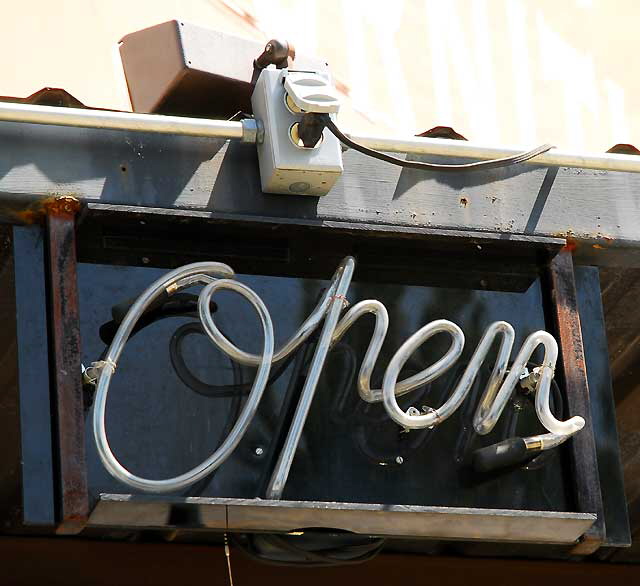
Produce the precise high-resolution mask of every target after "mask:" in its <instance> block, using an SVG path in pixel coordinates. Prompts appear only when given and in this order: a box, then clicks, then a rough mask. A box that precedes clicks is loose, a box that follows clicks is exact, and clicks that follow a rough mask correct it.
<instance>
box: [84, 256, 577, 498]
mask: <svg viewBox="0 0 640 586" xmlns="http://www.w3.org/2000/svg"><path fill="white" fill-rule="evenodd" d="M354 270H355V261H354V259H353V258H351V257H347V258H345V259H344V260H343V261H342V262H341V263H340V265H339V266H338V268H337V270H336V272H335V274H334V276H333V278H332V280H331V284H330V285H329V287H328V288H327V290H326V292H325V293H324V295H323V297H322V299H321V300H320V301H319V303H318V305H317V306H316V308H315V309H314V310H313V312H312V313H311V315H310V316H309V317H308V318H307V319H306V320H305V321H304V322H303V324H302V325H301V326H300V327H299V328H298V330H297V331H296V332H295V333H294V334H293V335H292V336H291V337H290V339H289V340H288V341H287V342H286V343H285V344H284V345H283V347H282V348H281V349H280V350H277V351H276V350H274V333H273V326H272V323H271V318H270V316H269V312H268V310H267V309H266V307H265V306H264V303H263V302H262V301H261V299H260V297H259V296H258V295H257V294H256V293H255V292H254V291H252V290H251V289H250V288H249V287H247V286H246V285H242V284H241V283H239V282H238V281H236V280H235V279H234V272H233V270H232V269H231V268H230V267H229V266H227V265H225V264H222V263H215V262H203V263H194V264H191V265H186V266H184V267H181V268H178V269H175V270H173V271H171V272H169V273H168V274H167V275H166V276H164V277H161V278H160V279H158V280H157V281H155V282H154V283H153V284H152V285H151V286H150V287H148V288H147V289H146V290H145V291H144V292H143V293H142V294H141V295H140V297H138V299H137V300H136V301H135V302H134V303H133V305H132V306H131V307H130V309H129V311H128V312H127V314H126V316H125V317H124V319H123V320H122V322H121V324H120V327H119V328H118V331H117V332H116V335H115V336H114V338H113V341H112V342H111V345H110V346H109V348H108V350H107V353H106V355H105V357H104V360H102V361H100V362H97V363H94V364H93V365H92V366H93V368H94V369H97V372H98V376H97V392H96V399H95V405H94V413H93V430H94V438H95V441H96V446H97V449H98V454H99V455H100V458H101V460H102V462H103V464H104V465H105V467H106V469H107V470H108V471H109V472H110V473H111V475H112V476H114V477H115V478H116V479H117V480H119V481H121V482H123V483H125V484H127V485H129V486H131V487H133V488H136V489H140V490H145V491H148V492H155V493H164V492H173V491H176V490H181V489H184V488H186V487H188V486H190V485H191V484H193V483H194V482H197V481H198V480H201V479H202V478H204V477H206V476H207V475H208V474H210V473H211V472H213V471H214V470H215V469H216V468H217V467H218V466H220V465H221V464H222V463H223V462H224V461H225V460H226V459H227V458H228V457H229V456H230V455H231V453H232V452H233V450H234V449H235V447H236V446H237V445H238V443H239V441H240V440H241V438H242V436H243V435H244V433H245V432H246V430H247V427H248V426H249V423H250V422H251V419H252V418H253V416H254V415H255V413H256V410H257V407H258V403H259V401H260V399H261V397H262V394H263V392H264V390H265V387H266V384H267V380H268V377H269V370H270V367H271V365H272V364H274V363H276V362H279V361H280V360H283V359H285V358H286V357H287V356H288V355H290V354H291V353H292V352H294V351H295V350H296V349H297V348H298V347H299V346H300V345H301V344H302V343H303V342H304V341H305V340H306V339H308V337H309V336H310V335H311V333H312V332H313V331H314V330H315V329H316V328H318V327H319V326H320V323H321V322H322V321H324V324H323V325H322V330H321V332H320V336H319V339H318V342H317V345H316V349H315V352H314V354H313V357H312V360H311V364H310V366H309V371H308V374H307V376H306V379H305V384H304V388H303V389H302V394H301V397H300V400H299V403H298V406H297V408H296V411H295V414H294V417H293V420H292V422H291V427H290V429H289V432H288V434H287V438H286V440H285V443H284V446H283V448H282V451H281V453H280V454H279V458H278V461H277V463H276V466H275V468H274V471H273V473H272V476H271V480H270V482H269V486H268V487H267V494H266V497H267V498H270V499H279V498H281V497H282V494H283V491H284V487H285V484H286V481H287V478H288V475H289V471H290V469H291V465H292V463H293V458H294V456H295V452H296V449H297V447H298V443H299V441H300V437H301V434H302V430H303V428H304V424H305V421H306V418H307V415H308V413H309V409H310V408H311V404H312V401H313V398H314V395H315V392H316V388H317V385H318V381H319V379H320V374H321V372H322V369H323V367H324V363H325V360H326V357H327V354H328V352H329V350H330V349H331V347H332V345H334V344H336V343H337V342H338V341H339V340H340V339H341V337H342V336H343V335H344V334H345V333H346V331H347V330H348V329H349V328H350V327H351V326H352V325H353V324H354V323H355V322H356V321H357V320H358V319H359V318H360V317H362V316H363V315H366V314H369V313H372V314H373V315H374V316H375V327H374V332H373V335H372V338H371V342H370V343H369V347H368V348H367V351H366V354H365V357H364V359H363V362H362V366H361V368H360V373H359V375H358V385H357V387H358V392H359V394H360V397H361V398H362V399H363V400H365V401H367V402H380V401H382V402H383V404H384V407H385V409H386V411H387V413H388V414H389V416H390V417H391V419H392V420H393V421H395V422H396V423H398V424H399V425H400V426H402V427H405V428H407V429H420V428H425V427H428V428H432V427H435V426H437V425H439V424H440V423H442V422H443V421H445V420H446V419H447V418H448V417H450V416H451V415H452V414H453V413H454V412H455V411H456V409H457V408H458V407H460V405H461V404H462V402H463V401H464V400H465V398H466V397H467V395H468V393H469V390H470V389H471V387H472V385H473V381H474V380H475V378H476V377H477V375H478V372H479V370H480V368H481V366H482V363H483V361H484V359H485V358H486V356H487V353H488V351H489V349H490V347H491V345H492V344H493V341H494V339H495V338H496V336H497V335H498V334H500V335H502V341H501V344H500V350H499V353H498V358H497V360H496V364H495V366H494V369H493V373H492V375H491V378H490V380H489V383H488V384H487V387H486V390H485V392H484V394H483V396H482V398H481V399H480V403H479V405H478V408H477V411H476V415H475V417H474V420H473V424H474V428H475V430H476V432H477V433H478V434H480V435H485V434H487V433H489V432H490V431H491V430H492V429H493V427H494V426H495V424H496V422H497V420H498V418H499V417H500V415H501V413H502V411H503V409H504V408H505V406H506V404H507V402H508V401H509V398H510V397H511V395H512V393H513V390H514V388H515V385H516V383H517V382H518V380H519V378H520V375H521V374H522V372H523V370H524V368H525V366H526V365H527V363H528V361H529V359H530V358H531V355H532V354H533V352H534V351H535V349H536V348H537V347H538V346H539V345H542V346H543V347H544V359H543V364H542V365H541V367H540V368H539V369H537V370H538V372H537V373H536V378H535V379H534V380H535V393H536V395H535V408H536V414H537V416H538V419H539V421H540V423H541V424H542V425H543V427H544V428H545V429H546V430H547V431H548V432H549V433H546V434H542V435H537V436H531V437H528V438H514V439H510V440H507V442H508V445H504V446H503V444H504V443H505V442H501V444H496V446H498V447H497V448H495V449H494V452H495V453H494V454H493V455H491V454H490V455H489V459H491V458H493V459H494V460H495V458H499V459H502V460H505V457H506V456H505V454H506V452H509V453H508V454H506V455H507V456H509V458H511V455H513V456H514V457H515V456H516V455H518V457H521V456H522V454H523V451H524V452H525V453H526V451H527V450H534V451H541V450H546V449H551V448H553V447H555V446H557V445H558V444H560V443H562V442H564V441H565V440H566V439H568V438H569V437H571V436H572V435H573V434H575V433H577V432H578V431H580V430H581V429H582V428H583V427H584V425H585V421H584V419H583V418H582V417H579V416H574V417H571V418H569V419H567V420H566V421H559V420H558V419H556V417H555V416H554V415H553V414H552V413H551V409H550V403H549V402H550V398H549V393H550V385H551V380H552V378H553V372H554V368H555V363H556V359H557V354H558V348H557V344H556V341H555V339H554V338H553V336H551V335H550V334H548V333H547V332H543V331H538V332H534V333H532V334H531V335H530V336H529V337H528V338H527V339H526V340H525V342H524V344H523V345H522V348H521V350H520V351H519V353H518V355H517V357H516V359H515V361H514V363H513V364H512V365H511V368H510V371H509V373H508V374H507V369H508V366H509V357H510V355H511V349H512V345H513V340H514V332H513V328H512V327H511V326H510V325H509V324H508V323H506V322H495V323H493V324H491V325H490V326H489V327H488V328H487V330H486V332H485V334H484V335H483V337H482V339H481V341H480V343H479V344H478V347H477V349H476V351H475V352H474V354H473V356H472V358H471V361H470V362H469V365H468V366H467V368H466V369H465V372H464V373H463V375H462V377H461V378H460V380H459V381H458V383H457V385H456V386H455V388H454V389H453V390H452V392H451V393H450V395H449V398H448V399H447V400H446V401H445V403H444V404H443V405H441V406H439V407H437V408H435V409H434V408H429V409H428V410H427V412H426V413H423V414H421V413H420V412H419V411H418V410H417V409H415V408H413V407H412V408H409V409H408V411H407V412H404V411H402V410H401V409H400V407H399V406H398V403H397V401H396V396H398V395H402V394H405V393H408V392H410V391H411V390H414V389H416V388H418V387H420V386H422V385H424V384H426V383H428V382H431V381H434V380H435V379H437V378H438V377H440V376H442V375H443V374H444V373H445V372H447V371H448V370H449V369H450V368H451V367H452V366H453V365H454V363H455V362H456V361H457V360H458V358H459V357H460V356H461V354H462V350H463V347H464V341H465V340H464V334H463V332H462V330H461V329H460V328H459V327H458V326H457V325H456V324H454V323H452V322H450V321H448V320H443V319H441V320H435V321H433V322H431V323H428V324H426V325H425V326H423V327H422V328H420V329H419V330H418V331H416V332H415V333H414V334H412V335H411V336H410V337H409V338H408V339H407V341H406V342H405V343H404V344H403V345H402V346H401V347H400V348H399V349H398V351H397V352H396V353H395V355H394V356H393V358H392V359H391V361H390V362H389V365H388V366H387V369H386V372H385V375H384V379H383V384H382V389H380V390H374V389H371V388H370V378H371V373H372V372H373V369H374V367H375V363H376V361H377V359H378V356H379V353H380V350H381V348H382V345H383V343H384V340H385V337H386V334H387V329H388V323H389V320H388V315H387V311H386V308H385V307H384V305H383V304H382V303H380V302H379V301H377V300H364V301H361V302H360V303H357V304H356V305H354V306H353V307H352V308H351V309H350V310H349V311H347V312H346V314H345V315H344V316H342V318H341V312H342V310H343V307H344V306H345V305H346V294H347V291H348V288H349V285H350V283H351V278H352V275H353V272H354ZM196 284H201V285H205V286H204V288H203V289H202V291H201V292H200V296H199V300H198V313H199V316H200V321H201V323H202V326H203V328H204V331H205V333H206V334H207V335H208V336H209V338H210V339H211V341H212V342H213V343H214V344H215V345H216V346H217V347H218V348H220V350H222V351H223V352H224V353H225V354H227V356H229V357H230V358H231V359H233V360H236V361H237V362H240V363H241V364H245V365H251V366H257V367H258V370H257V373H256V377H255V379H254V382H253V386H252V389H251V392H250V393H249V397H248V399H247V401H246V403H245V405H244V407H243V409H242V411H241V413H240V415H239V417H238V420H237V421H236V423H235V425H234V426H233V428H232V430H231V432H230V433H229V435H228V436H227V438H225V440H224V441H223V442H222V444H221V445H220V446H219V447H218V448H217V449H216V450H215V451H214V452H213V454H212V455H211V456H209V457H208V458H207V459H206V460H205V461H204V462H202V463H201V464H199V465H198V466H196V467H195V468H193V469H192V470H190V471H188V472H186V473H184V474H181V475H179V476H176V477H175V478H170V479H165V480H149V479H145V478H141V477H139V476H136V475H134V474H133V473H131V472H130V471H129V470H127V469H126V468H125V467H124V466H122V464H120V462H119V461H118V460H117V458H116V457H115V455H114V454H113V452H112V451H111V448H110V446H109V442H108V439H107V432H106V426H105V416H106V403H107V394H108V391H109V384H110V381H111V378H112V376H113V375H114V373H115V370H116V365H117V362H118V360H119V358H120V356H121V354H122V351H123V349H124V346H125V344H126V342H127V340H128V338H129V336H130V335H131V332H132V331H133V329H134V327H135V325H136V323H137V321H138V320H139V319H140V317H141V316H142V315H143V313H144V312H145V310H146V309H147V308H148V307H149V306H150V305H151V304H152V303H153V302H154V300H155V299H157V298H158V297H159V296H161V295H164V294H173V293H176V292H177V291H179V290H180V289H184V288H187V287H191V286H193V285H196ZM220 289H227V290H231V291H234V292H236V293H238V294H240V295H241V296H243V297H244V298H245V299H247V300H248V301H249V302H250V303H251V305H252V306H253V308H254V309H255V310H256V312H257V313H258V316H259V318H260V320H261V324H262V330H263V351H262V353H261V354H260V355H256V354H250V353H247V352H244V351H243V350H241V349H239V348H237V347H236V346H235V345H234V344H233V343H232V342H230V341H229V340H228V339H227V338H226V337H225V336H224V335H223V334H222V332H220V330H219V329H218V328H217V326H216V324H215V322H214V320H213V317H212V314H211V309H210V308H211V298H212V295H213V294H214V293H215V292H216V291H217V290H220ZM441 332H442V333H447V334H449V336H450V337H451V345H450V347H449V349H448V350H447V351H446V353H445V354H444V356H442V357H441V358H440V359H439V360H437V361H436V362H434V363H433V364H431V365H430V366H428V367H426V368H425V369H423V370H422V371H420V372H419V373H417V374H415V375H413V376H411V377H409V378H407V379H405V380H403V381H400V382H398V380H397V379H398V375H399V373H400V371H401V369H402V366H403V365H404V363H405V362H406V361H407V360H408V358H409V357H410V356H411V354H412V353H413V352H414V351H415V350H416V349H417V348H418V347H419V346H420V345H422V344H423V343H424V342H426V341H427V340H428V339H429V338H431V337H432V336H434V335H436V334H438V333H441ZM514 441H517V445H515V444H513V442H514ZM486 449H487V448H484V450H486ZM509 454H511V455H509ZM525 455H526V454H525ZM484 459H485V461H486V458H484Z"/></svg>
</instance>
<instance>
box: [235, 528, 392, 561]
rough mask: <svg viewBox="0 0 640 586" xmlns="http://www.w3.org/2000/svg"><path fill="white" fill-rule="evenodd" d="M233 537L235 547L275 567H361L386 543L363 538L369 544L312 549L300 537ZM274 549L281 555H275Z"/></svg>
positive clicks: (377, 539)
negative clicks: (300, 542)
mask: <svg viewBox="0 0 640 586" xmlns="http://www.w3.org/2000/svg"><path fill="white" fill-rule="evenodd" d="M229 537H230V540H231V542H232V543H233V545H235V546H236V547H237V548H238V549H239V550H240V551H242V552H243V553H244V554H246V555H247V556H248V557H250V558H252V559H254V560H257V561H260V562H263V563H266V564H270V565H275V566H294V567H300V566H304V567H306V568H309V567H331V566H344V565H354V564H361V563H364V562H367V561H369V560H371V559H373V558H374V557H376V556H377V555H378V554H379V553H380V551H381V550H382V548H383V547H384V544H385V540H384V539H379V538H367V537H361V539H365V540H368V541H366V542H364V543H353V544H347V545H340V546H337V547H336V546H329V545H327V546H326V547H324V546H320V547H318V548H317V549H315V550H311V549H307V548H304V547H302V546H300V545H298V544H296V543H295V540H299V536H293V535H291V536H290V535H278V534H266V535H265V534H255V535H254V534H241V535H234V534H232V533H231V534H229ZM350 537H351V536H350ZM353 537H354V538H356V537H357V536H355V535H354V536H353ZM325 539H326V538H325ZM261 542H262V543H264V544H266V545H267V546H268V547H269V548H270V549H271V550H272V551H271V552H269V553H267V552H265V551H263V550H262V549H261V548H260V543H261ZM273 550H275V552H277V554H274V551H273ZM276 555H278V557H276ZM287 558H288V559H287Z"/></svg>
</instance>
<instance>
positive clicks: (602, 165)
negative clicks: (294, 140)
mask: <svg viewBox="0 0 640 586" xmlns="http://www.w3.org/2000/svg"><path fill="white" fill-rule="evenodd" d="M349 137H350V138H351V139H352V140H354V141H355V142H357V143H360V144H361V145H363V146H366V147H367V148H370V149H375V150H378V151H384V152H387V153H407V154H414V155H439V156H443V157H464V158H470V159H501V158H503V157H510V156H513V155H517V154H519V153H523V152H526V151H528V150H530V149H531V148H532V147H533V146H535V145H529V146H528V147H523V148H507V147H492V146H485V145H481V144H476V143H473V142H467V141H464V140H451V139H446V138H444V139H443V138H423V137H408V138H384V137H376V136H366V135H356V134H350V135H349ZM525 163H526V164H530V165H547V166H549V167H575V168H579V169H601V170H605V171H627V172H630V173H639V172H640V157H637V156H634V155H618V154H614V153H611V154H581V153H573V152H569V151H561V150H558V149H555V148H553V149H551V150H550V151H548V152H546V153H543V154H541V155H538V156H537V157H534V158H533V159H530V160H528V161H525Z"/></svg>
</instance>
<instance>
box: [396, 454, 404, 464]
mask: <svg viewBox="0 0 640 586" xmlns="http://www.w3.org/2000/svg"><path fill="white" fill-rule="evenodd" d="M403 462H404V458H403V457H402V456H398V457H397V458H396V464H402V463H403Z"/></svg>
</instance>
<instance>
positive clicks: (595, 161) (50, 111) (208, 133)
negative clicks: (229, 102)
mask: <svg viewBox="0 0 640 586" xmlns="http://www.w3.org/2000/svg"><path fill="white" fill-rule="evenodd" d="M0 121H4V122H22V123H26V124H50V125H56V126H75V127H80V128H102V129H107V130H129V131H136V132H153V133H160V134H178V135H187V136H203V137H210V138H221V139H241V140H243V141H244V142H255V141H256V140H258V137H259V136H260V125H259V123H257V122H256V123H253V121H251V120H248V121H234V122H231V121H227V120H209V119H205V118H188V117H183V116H161V115H158V114H139V113H133V112H110V111H103V110H90V109H80V108H59V107H55V106H34V105H31V104H13V103H8V102H7V103H2V102H0ZM349 136H350V138H352V139H353V140H354V141H356V142H358V143H360V144H362V145H363V146H366V147H368V148H372V149H376V150H380V151H384V152H390V153H407V154H415V155H440V156H445V157H466V158H471V159H480V160H485V159H497V158H501V157H508V156H511V155H516V154H519V153H522V152H523V151H526V150H528V148H507V147H492V146H486V145H481V144H476V143H472V142H467V141H463V140H450V139H441V138H425V137H405V138H395V137H379V136H369V135H360V134H349ZM526 164H531V165H549V166H554V167H577V168H582V169H602V170H605V171H626V172H630V173H638V172H640V157H636V156H632V155H618V154H613V153H611V154H606V153H605V154H588V153H575V152H570V151H562V150H559V149H551V150H550V151H548V152H546V153H544V154H542V155H539V156H537V157H535V158H534V159H532V160H530V161H526Z"/></svg>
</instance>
